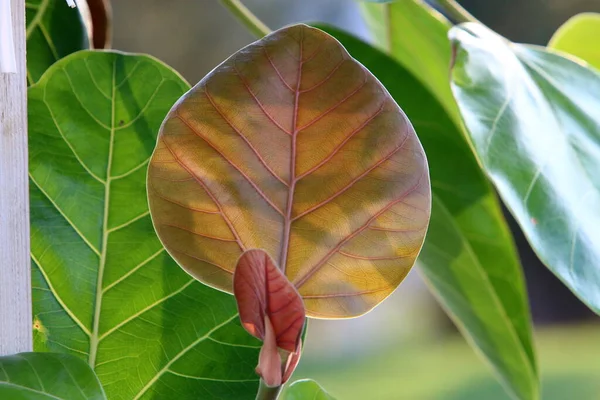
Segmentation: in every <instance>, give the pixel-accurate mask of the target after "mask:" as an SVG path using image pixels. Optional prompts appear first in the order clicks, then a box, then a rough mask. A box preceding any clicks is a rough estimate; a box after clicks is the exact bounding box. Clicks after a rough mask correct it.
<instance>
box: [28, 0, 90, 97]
mask: <svg viewBox="0 0 600 400" xmlns="http://www.w3.org/2000/svg"><path fill="white" fill-rule="evenodd" d="M25 10H26V19H27V31H26V38H27V82H28V84H29V85H31V84H33V83H35V82H37V81H38V80H39V79H40V77H41V76H42V74H43V73H44V72H45V71H46V70H47V69H48V67H50V66H51V65H52V64H53V63H54V62H56V61H57V60H59V59H61V58H63V57H65V56H67V55H69V54H71V53H73V52H76V51H78V50H84V49H88V48H89V46H90V44H89V40H88V33H87V30H86V27H85V24H84V21H83V19H82V18H81V16H80V14H79V10H78V9H76V8H71V7H69V6H68V5H67V2H66V1H64V0H27V2H26V4H25Z"/></svg>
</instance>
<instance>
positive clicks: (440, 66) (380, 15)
mask: <svg viewBox="0 0 600 400" xmlns="http://www.w3.org/2000/svg"><path fill="white" fill-rule="evenodd" d="M361 8H362V10H363V15H364V16H365V20H366V22H367V25H368V27H369V28H370V30H371V32H372V33H373V36H374V39H375V44H376V45H377V46H378V47H379V48H380V49H381V50H383V51H384V52H386V53H388V54H389V55H390V56H392V57H393V58H394V59H396V61H398V62H399V63H400V64H402V65H403V66H404V67H405V68H406V69H408V70H409V71H410V72H411V73H412V74H413V76H415V77H416V78H417V79H419V80H420V81H421V83H422V84H423V85H424V86H425V87H426V88H427V89H429V91H430V92H431V93H433V94H434V95H435V96H436V97H437V98H438V100H439V101H440V102H441V103H442V105H443V106H444V108H445V109H446V111H447V112H448V113H449V114H450V116H451V117H452V118H453V119H454V121H455V123H456V124H458V125H460V123H461V120H460V114H459V113H458V108H457V106H456V102H455V101H454V98H453V97H452V91H451V90H450V78H449V72H448V71H449V69H450V57H451V54H452V51H451V48H450V42H449V41H448V30H449V29H450V27H451V26H452V24H451V23H450V22H449V21H448V20H447V19H446V18H445V17H444V16H443V15H442V14H440V13H439V12H438V11H436V10H435V9H433V8H432V7H431V6H429V5H428V4H427V3H426V2H425V1H424V0H402V1H397V2H394V3H391V4H368V3H364V4H361Z"/></svg>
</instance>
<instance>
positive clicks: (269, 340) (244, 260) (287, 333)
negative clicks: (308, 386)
mask: <svg viewBox="0 0 600 400" xmlns="http://www.w3.org/2000/svg"><path fill="white" fill-rule="evenodd" d="M233 293H234V295H235V298H236V300H237V304H238V310H239V313H240V319H241V320H242V325H243V326H244V328H245V329H246V330H247V331H248V332H249V333H250V334H251V335H253V336H256V337H257V338H259V339H261V340H262V341H263V342H264V344H263V347H262V349H261V351H260V357H259V362H258V367H257V368H256V372H257V373H258V374H259V375H260V376H261V377H262V378H263V380H264V381H265V382H266V383H267V385H269V386H279V385H281V384H282V383H284V382H285V381H287V379H288V378H289V377H290V375H291V374H292V372H293V371H294V369H295V368H296V365H297V364H298V360H299V358H300V351H301V349H302V347H301V346H302V345H301V339H300V336H301V335H302V328H303V327H304V322H305V320H306V315H305V312H304V305H303V304H302V298H301V297H300V295H299V294H298V292H297V291H296V288H295V287H294V285H292V283H291V282H290V281H288V279H287V278H286V277H285V275H283V274H282V273H281V271H280V270H279V268H277V266H276V265H275V263H274V262H273V260H272V259H271V257H270V256H269V255H268V254H267V253H266V252H265V251H264V250H258V249H253V250H248V251H246V252H245V253H244V254H242V256H241V257H240V259H239V261H238V263H237V266H236V269H235V274H234V276H233ZM278 348H279V349H282V350H284V351H283V352H282V353H283V354H284V355H285V357H284V359H283V360H282V358H281V354H280V352H279V350H278Z"/></svg>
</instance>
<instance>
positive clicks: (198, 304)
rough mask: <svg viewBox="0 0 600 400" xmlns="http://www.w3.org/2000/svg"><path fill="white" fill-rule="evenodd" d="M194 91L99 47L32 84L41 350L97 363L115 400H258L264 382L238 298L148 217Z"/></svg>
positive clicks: (152, 64) (158, 68)
mask: <svg viewBox="0 0 600 400" xmlns="http://www.w3.org/2000/svg"><path fill="white" fill-rule="evenodd" d="M188 88H189V86H188V85H187V84H186V83H185V82H184V81H183V79H182V78H181V77H180V76H179V75H177V74H176V73H175V72H173V70H171V69H170V68H168V67H167V66H165V65H164V64H162V63H160V62H159V61H157V60H155V59H153V58H150V57H147V56H141V55H126V54H122V53H116V52H93V51H82V52H78V53H76V54H73V55H71V56H68V57H66V58H64V59H62V60H60V61H59V62H57V63H56V64H54V65H53V66H52V67H51V68H50V69H49V70H48V71H47V72H46V73H45V74H44V76H43V77H42V79H41V80H40V82H39V83H38V84H36V85H33V86H32V87H30V88H29V96H28V99H29V137H30V142H29V152H30V182H31V183H30V188H31V191H30V198H31V247H32V264H33V288H34V290H33V309H34V317H35V322H36V324H35V326H37V328H36V329H35V331H34V340H35V349H36V350H37V351H63V352H67V353H70V354H74V355H77V356H79V357H81V358H82V359H84V360H86V361H87V362H88V363H89V364H90V365H91V366H93V367H94V369H95V371H96V373H97V374H98V377H99V378H100V381H101V382H102V384H103V385H104V388H105V390H106V393H107V395H108V397H109V398H110V399H112V398H115V399H140V398H142V399H146V398H152V397H153V396H154V397H157V398H158V397H160V398H177V399H197V398H207V397H209V398H212V399H230V398H236V399H237V398H239V399H252V398H254V394H255V393H256V389H257V387H258V377H257V376H256V374H255V373H254V366H255V365H256V361H257V359H258V348H259V345H260V343H259V342H258V341H257V340H256V339H254V338H252V337H251V336H250V335H248V334H247V333H246V332H245V331H244V330H243V328H242V327H241V326H240V324H239V321H238V316H237V310H236V306H235V300H234V298H233V297H232V296H228V295H226V294H224V293H220V292H217V291H215V290H213V289H211V288H208V287H206V286H204V285H202V284H200V283H198V282H197V281H196V280H195V279H193V278H192V277H190V276H189V275H187V274H185V273H184V272H183V271H182V270H181V268H179V266H178V265H177V264H176V263H175V262H174V261H173V260H172V259H171V258H170V257H169V256H168V255H167V253H166V252H165V251H164V249H163V247H162V245H161V243H160V241H159V240H158V238H157V237H156V234H155V233H154V230H153V228H152V221H151V220H150V215H149V212H148V205H147V198H146V185H145V179H146V168H147V165H148V161H149V159H150V156H151V154H152V151H153V149H154V146H155V143H156V134H157V132H158V129H159V126H160V124H161V122H162V120H163V119H164V117H165V115H166V113H167V111H168V110H169V108H170V107H171V106H172V104H173V103H174V102H175V101H176V100H177V99H178V98H179V97H180V96H181V95H182V94H183V93H184V92H185V91H186V90H188ZM233 365H235V368H232V366H233Z"/></svg>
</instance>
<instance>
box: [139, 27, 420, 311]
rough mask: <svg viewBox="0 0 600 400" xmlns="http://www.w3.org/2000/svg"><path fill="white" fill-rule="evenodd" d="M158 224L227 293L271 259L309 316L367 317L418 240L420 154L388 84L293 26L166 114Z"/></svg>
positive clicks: (158, 166)
mask: <svg viewBox="0 0 600 400" xmlns="http://www.w3.org/2000/svg"><path fill="white" fill-rule="evenodd" d="M149 197H150V209H151V211H152V216H153V221H154V224H155V227H156V229H157V232H158V234H159V237H160V238H161V240H162V241H163V243H164V244H165V246H166V248H167V250H168V251H169V252H170V253H171V254H172V255H173V256H174V257H175V258H176V259H177V261H178V262H179V263H180V264H181V265H182V266H183V267H184V268H185V269H186V270H187V271H188V272H189V273H190V274H192V275H193V276H195V277H197V278H198V279H200V280H202V281H203V282H206V283H208V284H209V285H211V286H214V287H217V288H220V289H222V290H226V291H231V282H232V273H233V268H234V266H235V264H236V260H237V258H238V257H239V255H240V254H241V253H242V252H243V251H244V250H245V249H248V248H261V249H264V250H265V251H267V253H268V254H270V255H271V256H272V257H273V258H274V259H275V261H276V262H277V263H278V265H280V267H281V268H282V270H283V271H284V272H285V274H286V276H287V277H288V279H289V280H290V281H291V282H292V283H294V285H295V286H296V288H297V289H298V291H299V292H300V294H301V295H302V296H303V298H304V304H305V307H306V310H307V315H308V316H313V317H324V318H344V317H352V316H358V315H361V314H364V313H365V312H367V311H369V310H370V309H372V308H373V307H374V306H376V305H377V304H378V303H379V302H381V301H383V299H385V298H386V297H387V296H388V295H389V294H390V293H391V292H392V291H393V290H394V289H395V288H396V287H397V286H398V285H399V284H400V282H401V281H402V279H404V277H405V276H406V274H407V273H408V271H409V270H410V268H411V267H412V265H413V263H414V261H415V258H416V257H417V254H418V253H419V250H420V248H421V245H422V243H423V238H424V235H425V231H426V229H427V223H428V220H429V212H430V189H429V174H428V171H427V163H426V160H425V156H424V154H423V149H422V147H421V144H420V143H419V141H418V139H417V137H416V135H415V133H414V130H413V128H412V126H411V125H410V122H409V121H408V119H407V118H406V116H405V115H404V113H402V112H401V110H400V109H399V108H398V106H397V105H396V103H395V102H394V101H393V99H392V98H391V97H390V96H389V94H388V93H387V91H386V90H385V89H384V88H383V86H381V84H380V83H379V82H378V81H377V80H376V79H375V78H374V77H373V75H371V73H370V72H369V71H368V70H366V69H365V68H364V67H363V66H362V65H360V64H358V63H357V62H356V61H355V60H354V59H352V58H351V57H350V56H349V55H348V53H347V52H346V51H345V50H344V48H343V47H342V46H340V44H339V43H338V42H337V41H336V40H335V39H333V38H332V37H331V36H329V35H327V34H325V33H324V32H322V31H320V30H318V29H315V28H310V27H307V26H305V25H296V26H292V27H288V28H285V29H282V30H280V31H277V32H274V33H273V34H271V35H269V36H267V37H265V38H264V39H262V40H260V41H258V42H256V43H254V44H252V45H250V46H248V47H246V48H244V49H242V50H240V51H239V52H238V53H236V54H234V55H233V56H232V57H231V58H229V59H228V60H227V61H225V62H224V63H223V64H221V65H220V66H219V67H217V68H216V69H215V70H214V71H212V72H211V73H210V74H209V75H208V76H207V77H205V78H204V79H203V80H202V81H201V82H200V83H199V84H198V85H197V86H196V87H195V88H194V89H192V91H190V92H189V93H188V94H186V96H185V97H183V98H182V99H181V100H180V101H179V102H178V103H177V105H176V107H175V108H174V109H173V110H171V112H170V113H169V115H168V117H167V119H166V120H165V122H164V124H163V127H162V129H161V134H160V138H159V142H158V145H157V148H156V151H155V152H154V155H153V158H152V161H151V165H150V169H149Z"/></svg>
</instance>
